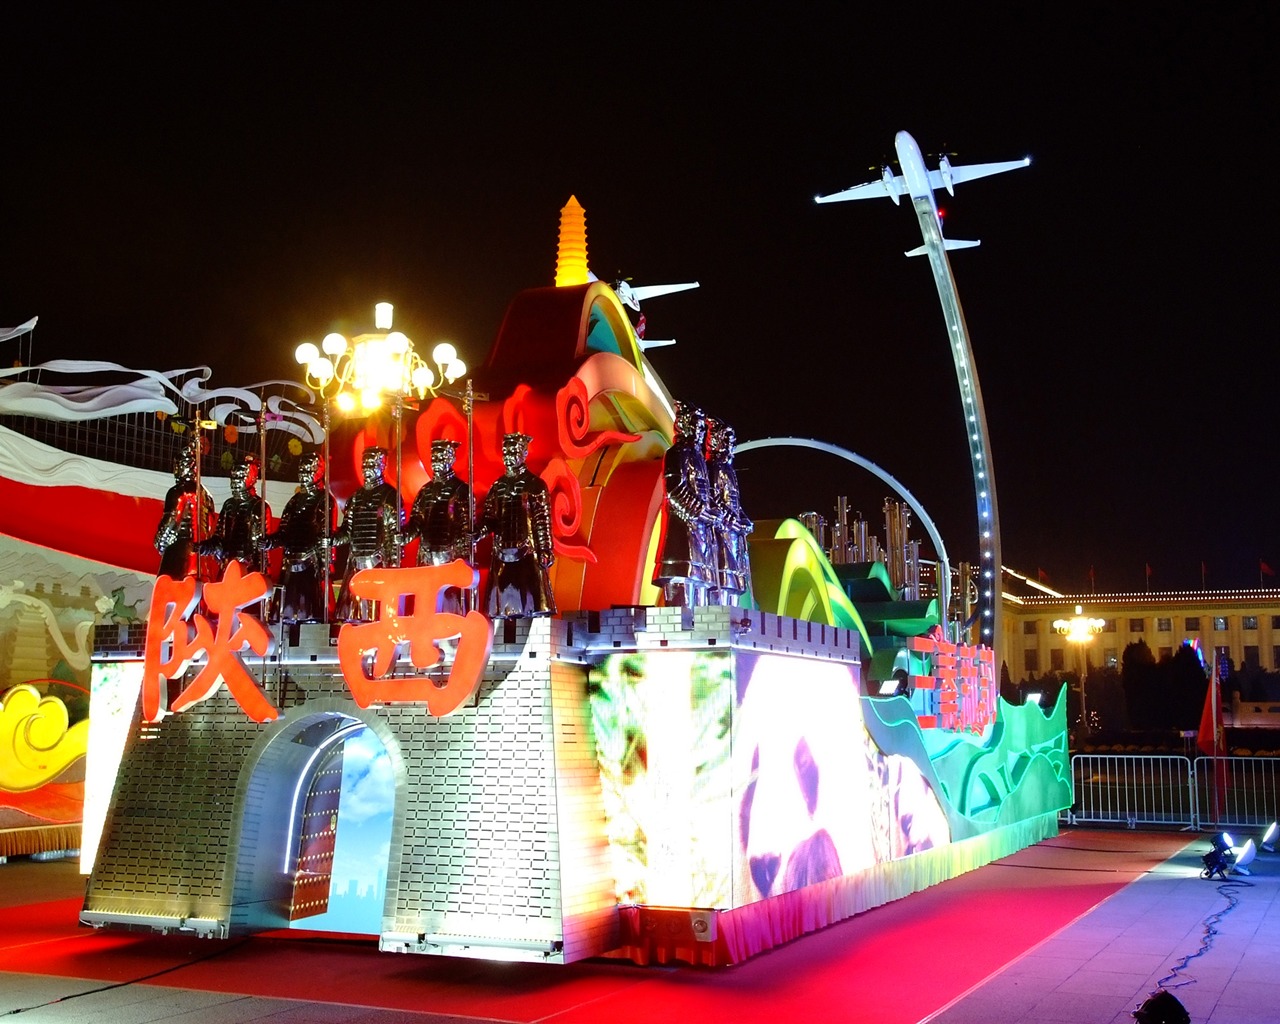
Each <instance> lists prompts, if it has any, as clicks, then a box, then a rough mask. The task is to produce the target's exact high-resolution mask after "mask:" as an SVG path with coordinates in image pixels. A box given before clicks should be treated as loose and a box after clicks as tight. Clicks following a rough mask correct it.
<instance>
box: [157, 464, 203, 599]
mask: <svg viewBox="0 0 1280 1024" xmlns="http://www.w3.org/2000/svg"><path fill="white" fill-rule="evenodd" d="M197 445H198V442H197V443H194V444H189V445H187V446H186V447H185V448H183V449H182V451H180V452H179V453H178V458H177V461H176V462H175V463H174V466H173V486H172V487H170V488H169V493H168V494H166V495H165V499H164V514H163V515H162V516H161V517H160V524H159V525H158V526H157V527H156V536H155V546H156V550H157V551H159V552H160V568H159V569H158V570H156V575H157V576H168V577H170V578H171V579H175V580H181V579H185V578H186V577H187V576H188V575H190V574H191V573H193V572H195V570H196V542H197V541H198V540H203V539H204V538H206V537H208V536H209V524H210V522H211V521H212V520H213V498H211V497H210V496H209V492H208V491H206V490H205V489H204V488H203V487H202V486H201V485H200V484H199V482H198V481H197V480H196V468H197V466H198V461H199V458H200V449H199V447H197Z"/></svg>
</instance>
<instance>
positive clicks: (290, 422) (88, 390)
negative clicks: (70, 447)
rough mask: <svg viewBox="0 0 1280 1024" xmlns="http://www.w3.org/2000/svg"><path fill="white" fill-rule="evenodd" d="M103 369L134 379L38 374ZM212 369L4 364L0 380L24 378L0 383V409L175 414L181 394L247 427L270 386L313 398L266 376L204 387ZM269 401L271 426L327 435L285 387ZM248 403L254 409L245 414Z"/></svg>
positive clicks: (315, 439)
mask: <svg viewBox="0 0 1280 1024" xmlns="http://www.w3.org/2000/svg"><path fill="white" fill-rule="evenodd" d="M100 373H124V374H130V375H132V377H133V379H132V380H127V381H125V382H123V383H120V384H110V385H97V384H90V385H77V384H65V385H63V384H59V385H53V384H43V383H40V382H39V379H38V378H39V376H42V375H44V374H65V375H68V376H72V377H74V376H78V375H83V374H100ZM29 375H37V379H35V380H31V379H26V378H27V377H28V376H29ZM212 375H213V371H212V370H210V369H209V367H207V366H189V367H186V368H185V369H181V370H165V371H159V370H135V369H133V368H132V367H128V366H124V365H122V364H120V363H111V362H105V361H102V360H93V359H51V360H50V361H48V362H46V363H41V364H40V365H39V366H13V367H7V368H5V369H2V370H0V382H4V381H5V380H6V378H11V377H17V378H22V379H18V380H12V381H8V382H7V383H5V384H4V387H3V388H2V389H0V413H4V414H9V415H17V416H36V417H39V418H42V419H51V420H59V421H63V422H81V421H84V420H96V419H104V418H106V417H110V416H123V415H126V414H128V413H148V412H151V413H162V414H164V415H165V416H177V415H178V414H179V412H180V410H179V407H178V403H177V400H178V399H181V400H182V401H185V402H187V403H190V404H191V405H194V406H209V407H210V408H209V415H210V416H212V418H214V419H216V420H218V421H219V422H222V423H226V422H227V420H228V418H229V417H230V418H235V419H238V420H239V423H240V424H241V425H243V426H244V428H245V429H250V428H252V427H254V425H256V423H257V420H258V417H257V413H258V411H259V410H260V409H261V408H262V406H263V401H264V399H263V398H262V397H261V396H262V395H263V394H265V392H266V391H267V389H282V391H293V392H294V393H295V394H297V395H298V397H299V398H302V399H305V401H306V403H307V404H308V405H314V404H315V396H314V395H313V394H312V393H311V392H310V391H309V390H308V389H307V388H304V387H303V386H302V385H301V384H298V383H296V382H294V381H281V380H273V381H263V382H262V383H261V384H254V385H251V386H250V387H248V388H215V389H213V390H206V389H205V387H204V384H205V382H206V381H208V380H209V378H210V377H211V376H212ZM255 391H256V392H257V393H256V394H255ZM219 399H222V401H219ZM228 399H230V400H231V401H227V400H228ZM265 401H266V407H267V413H268V415H267V419H268V423H267V426H268V429H278V430H284V431H286V432H287V433H290V434H293V435H294V436H295V437H300V438H302V439H303V440H304V441H309V442H311V443H313V444H318V443H319V442H320V441H321V440H323V438H324V433H323V431H322V429H321V427H320V422H319V420H317V419H316V417H315V416H313V415H311V414H310V413H309V412H307V411H306V410H305V409H303V407H302V406H301V405H300V404H298V402H295V401H292V400H291V399H289V398H287V397H285V394H283V393H280V394H274V395H270V396H268V397H266V399H265ZM246 409H247V410H250V411H252V413H253V415H252V416H249V415H246V413H245V411H244V410H246Z"/></svg>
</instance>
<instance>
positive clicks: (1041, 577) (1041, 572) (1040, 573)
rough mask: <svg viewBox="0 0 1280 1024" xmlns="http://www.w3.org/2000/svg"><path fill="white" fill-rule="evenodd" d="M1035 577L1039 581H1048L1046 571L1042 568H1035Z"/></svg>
mask: <svg viewBox="0 0 1280 1024" xmlns="http://www.w3.org/2000/svg"><path fill="white" fill-rule="evenodd" d="M1036 579H1038V580H1039V581H1040V582H1041V583H1048V582H1049V574H1048V573H1047V572H1045V571H1044V570H1043V569H1037V570H1036Z"/></svg>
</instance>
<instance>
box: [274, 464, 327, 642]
mask: <svg viewBox="0 0 1280 1024" xmlns="http://www.w3.org/2000/svg"><path fill="white" fill-rule="evenodd" d="M323 488H324V465H323V463H322V461H321V459H320V456H319V455H316V454H315V453H314V452H312V453H309V454H307V455H304V456H303V457H302V458H301V459H300V460H299V461H298V491H297V493H296V494H294V496H293V497H292V498H290V499H289V503H288V504H287V505H285V507H284V512H283V514H281V516H280V522H279V523H278V524H277V526H276V530H275V532H274V533H272V534H271V535H270V536H268V537H267V547H269V548H284V559H283V562H282V564H281V566H280V582H281V585H282V594H281V597H280V619H281V621H284V622H320V621H322V620H323V619H325V618H326V615H325V613H326V611H327V610H328V607H327V606H328V600H329V597H330V595H328V594H326V593H325V591H324V584H325V578H326V575H327V574H326V572H325V569H326V568H327V567H328V561H329V549H328V548H327V547H325V536H326V530H325V508H326V506H327V507H328V508H329V510H330V511H329V515H330V523H329V525H330V526H332V516H333V510H334V509H335V508H336V507H337V506H336V505H334V503H333V502H332V501H328V502H326V501H325V493H324V489H323Z"/></svg>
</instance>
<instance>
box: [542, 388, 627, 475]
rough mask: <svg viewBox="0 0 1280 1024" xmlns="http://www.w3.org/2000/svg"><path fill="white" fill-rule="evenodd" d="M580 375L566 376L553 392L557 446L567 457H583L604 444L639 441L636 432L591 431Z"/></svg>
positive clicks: (589, 416)
mask: <svg viewBox="0 0 1280 1024" xmlns="http://www.w3.org/2000/svg"><path fill="white" fill-rule="evenodd" d="M593 397H594V396H592V395H590V394H588V393H587V385H586V384H585V383H584V382H583V380H582V378H581V377H570V378H569V383H567V384H566V385H565V386H564V387H562V388H561V389H560V390H559V391H557V392H556V426H557V428H558V432H559V438H560V447H561V448H563V449H564V452H565V454H566V455H568V456H569V458H571V459H585V458H586V457H587V456H589V455H590V454H591V453H592V452H594V451H596V450H597V449H599V448H602V447H604V446H605V445H608V444H627V443H629V442H632V441H638V440H640V435H639V434H630V433H626V432H625V431H621V430H597V431H595V432H594V433H593V432H592V430H591V399H592V398H593Z"/></svg>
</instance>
